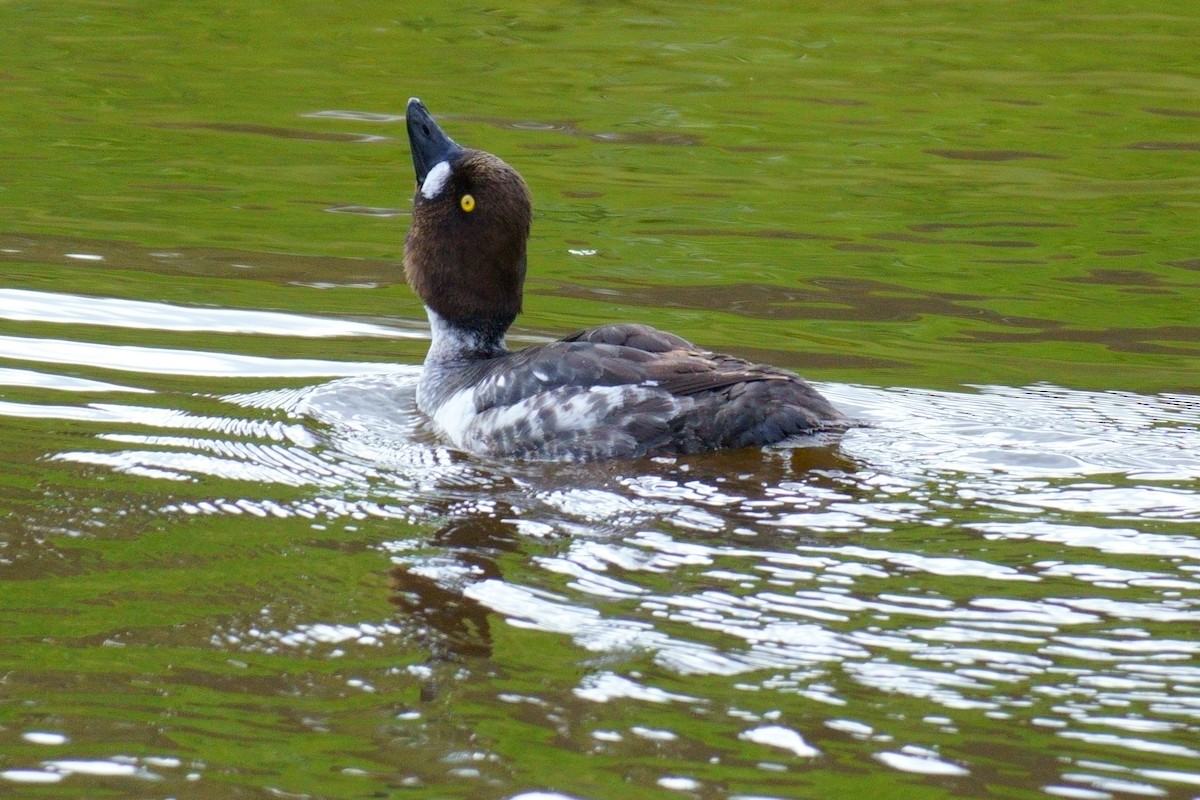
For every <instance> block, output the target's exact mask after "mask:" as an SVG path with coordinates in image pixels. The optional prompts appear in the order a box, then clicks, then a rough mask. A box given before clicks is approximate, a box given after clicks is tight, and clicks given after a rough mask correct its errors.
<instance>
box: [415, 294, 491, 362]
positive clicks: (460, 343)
mask: <svg viewBox="0 0 1200 800" xmlns="http://www.w3.org/2000/svg"><path fill="white" fill-rule="evenodd" d="M425 313H426V314H427V315H428V316H429V330H430V333H431V335H432V337H433V340H432V341H431V342H430V344H429V354H428V355H427V356H425V363H426V365H431V364H454V363H461V362H466V361H479V360H481V359H486V358H495V357H496V356H501V355H504V354H505V353H507V352H508V350H507V349H505V347H504V333H505V332H506V331H507V330H508V326H509V325H511V324H512V322H513V320H512V318H491V317H466V318H454V319H450V318H447V317H443V316H442V315H441V314H439V313H438V312H436V311H434V310H433V309H432V308H430V307H429V306H426V307H425Z"/></svg>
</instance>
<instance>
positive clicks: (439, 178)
mask: <svg viewBox="0 0 1200 800" xmlns="http://www.w3.org/2000/svg"><path fill="white" fill-rule="evenodd" d="M449 177H450V162H449V161H439V162H438V163H436V164H434V165H433V169H431V170H429V174H428V175H426V176H425V182H424V183H422V184H421V196H422V197H424V198H425V199H426V200H432V199H433V198H435V197H437V196H438V195H439V194H440V193H441V191H442V187H444V186H445V185H446V179H447V178H449Z"/></svg>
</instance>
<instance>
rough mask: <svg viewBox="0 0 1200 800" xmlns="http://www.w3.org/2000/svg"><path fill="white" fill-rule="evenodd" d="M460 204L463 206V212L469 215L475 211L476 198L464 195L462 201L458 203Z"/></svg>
mask: <svg viewBox="0 0 1200 800" xmlns="http://www.w3.org/2000/svg"><path fill="white" fill-rule="evenodd" d="M458 204H459V205H460V206H462V210H463V211H466V212H468V213H469V212H471V211H474V210H475V198H474V197H471V195H469V194H464V195H463V196H462V199H461V200H459V201H458Z"/></svg>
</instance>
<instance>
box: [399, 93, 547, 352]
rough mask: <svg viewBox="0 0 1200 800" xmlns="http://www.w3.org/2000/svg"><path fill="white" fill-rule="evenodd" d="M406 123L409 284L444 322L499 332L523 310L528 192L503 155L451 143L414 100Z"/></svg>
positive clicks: (406, 269)
mask: <svg viewBox="0 0 1200 800" xmlns="http://www.w3.org/2000/svg"><path fill="white" fill-rule="evenodd" d="M407 120H408V140H409V144H410V145H411V146H412V156H413V169H414V170H415V172H416V178H417V191H416V194H414V195H413V215H412V226H411V227H409V229H408V236H407V238H406V239H405V242H404V273H405V275H406V277H407V278H408V284H409V286H411V287H412V288H413V291H415V292H416V293H417V295H418V296H420V298H421V299H422V300H423V301H424V302H425V305H426V306H428V307H429V308H431V309H433V310H434V311H436V312H437V313H438V315H439V316H441V317H442V318H443V319H446V320H448V321H451V322H456V323H459V324H462V325H466V326H469V327H479V326H481V325H482V326H486V327H489V328H491V327H494V326H497V325H499V326H501V333H502V332H503V329H506V328H507V327H508V326H509V325H510V324H511V323H512V321H513V319H515V318H516V316H517V314H518V313H520V311H521V292H522V287H523V285H524V282H525V244H526V241H527V240H528V239H529V227H530V224H531V222H532V219H533V203H532V200H531V199H530V196H529V189H528V188H527V187H526V186H525V181H524V180H522V179H521V176H520V175H519V174H517V171H516V170H514V169H513V168H512V167H510V166H508V165H507V164H505V163H504V162H503V161H501V160H500V159H498V158H496V157H495V156H493V155H491V154H489V153H485V152H483V151H481V150H471V149H469V148H465V147H461V146H460V145H458V144H456V143H455V142H454V140H453V139H451V138H450V137H449V136H447V135H446V134H445V132H443V131H442V129H441V128H439V127H438V125H437V123H435V122H434V121H433V118H432V117H431V116H430V115H429V112H428V111H427V110H426V109H425V106H424V105H422V103H421V101H420V100H418V99H416V98H415V97H414V98H413V99H411V100H409V101H408V115H407Z"/></svg>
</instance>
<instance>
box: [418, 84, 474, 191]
mask: <svg viewBox="0 0 1200 800" xmlns="http://www.w3.org/2000/svg"><path fill="white" fill-rule="evenodd" d="M405 121H406V122H407V123H408V144H409V147H410V148H412V159H413V170H414V171H415V172H416V174H417V185H418V186H420V185H422V184H423V183H425V177H426V176H427V175H429V170H431V169H433V168H434V166H435V165H437V164H440V163H441V162H443V161H452V160H453V159H454V157H455V156H457V155H458V154H459V153H461V152H462V151H463V148H462V147H460V146H459V145H458V144H457V143H456V142H455V141H454V140H453V139H451V138H450V137H449V136H447V135H446V132H445V131H443V130H442V129H441V128H439V127H438V124H437V123H436V122H434V121H433V117H431V116H430V115H429V109H427V108H425V104H424V103H422V102H421V101H420V100H418V99H417V98H415V97H413V98H411V99H410V100H409V101H408V113H407V114H406V115H405Z"/></svg>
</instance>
